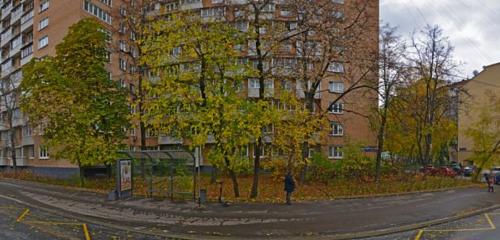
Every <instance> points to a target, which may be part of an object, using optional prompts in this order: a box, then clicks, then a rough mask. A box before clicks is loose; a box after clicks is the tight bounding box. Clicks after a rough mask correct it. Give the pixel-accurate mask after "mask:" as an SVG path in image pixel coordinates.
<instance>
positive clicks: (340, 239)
mask: <svg viewBox="0 0 500 240" xmlns="http://www.w3.org/2000/svg"><path fill="white" fill-rule="evenodd" d="M0 198H3V199H6V200H9V201H13V202H16V203H19V204H21V205H24V206H27V207H32V208H36V209H39V210H42V211H45V212H47V213H51V214H54V215H58V216H62V217H65V218H76V219H78V220H80V221H84V222H87V223H91V224H94V225H100V226H104V227H107V228H112V229H118V230H122V231H128V232H133V233H137V234H143V235H148V236H155V237H165V238H173V239H189V240H191V239H200V238H203V239H210V240H211V239H262V238H266V237H251V238H243V237H236V236H225V235H215V234H214V235H201V234H200V235H188V234H180V233H166V232H164V231H161V230H158V229H154V230H150V231H146V230H141V229H137V228H134V227H131V226H130V227H128V226H126V225H125V224H121V225H119V223H120V222H123V221H120V220H115V221H113V222H112V223H111V222H109V220H107V221H106V220H105V219H102V218H100V217H94V216H88V215H82V214H79V213H74V212H71V211H66V210H55V209H52V208H47V207H44V206H40V205H43V204H33V203H28V202H25V201H22V200H19V199H16V198H13V197H8V196H4V195H0ZM499 208H500V204H495V205H493V206H489V207H485V208H481V209H476V210H473V211H470V212H467V213H463V214H458V215H455V216H451V217H445V218H440V219H434V220H429V221H424V222H419V223H414V224H408V225H403V226H398V227H392V228H385V229H379V230H372V231H363V232H357V233H340V234H328V233H312V234H311V235H302V236H297V235H295V236H268V237H269V239H285V238H286V239H331V240H347V239H361V238H371V237H378V236H385V235H390V234H395V233H400V232H407V231H412V230H417V229H422V228H426V227H430V226H434V225H439V224H443V223H447V222H453V221H457V220H460V219H463V218H467V217H471V216H475V215H479V214H482V213H485V212H490V211H493V210H496V209H499Z"/></svg>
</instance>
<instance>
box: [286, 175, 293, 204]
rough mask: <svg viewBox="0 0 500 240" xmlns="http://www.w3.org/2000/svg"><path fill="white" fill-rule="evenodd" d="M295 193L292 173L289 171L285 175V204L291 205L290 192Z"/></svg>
mask: <svg viewBox="0 0 500 240" xmlns="http://www.w3.org/2000/svg"><path fill="white" fill-rule="evenodd" d="M293 191H295V180H293V177H292V173H291V172H290V171H288V172H287V174H286V175H285V192H286V204H288V205H291V204H292V200H291V198H292V192H293Z"/></svg>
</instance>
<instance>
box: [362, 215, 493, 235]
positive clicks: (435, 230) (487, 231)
mask: <svg viewBox="0 0 500 240" xmlns="http://www.w3.org/2000/svg"><path fill="white" fill-rule="evenodd" d="M407 239H411V240H413V239H414V240H462V239H463V240H497V239H500V210H496V211H492V212H488V213H485V214H480V215H477V216H472V217H469V218H465V219H461V220H458V221H454V222H450V223H445V224H441V225H436V226H432V227H429V228H424V229H418V230H415V231H409V232H404V233H398V234H393V235H387V236H383V237H376V238H368V239H365V240H407Z"/></svg>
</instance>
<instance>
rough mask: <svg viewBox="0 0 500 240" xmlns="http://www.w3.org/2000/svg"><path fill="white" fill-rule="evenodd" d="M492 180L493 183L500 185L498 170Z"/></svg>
mask: <svg viewBox="0 0 500 240" xmlns="http://www.w3.org/2000/svg"><path fill="white" fill-rule="evenodd" d="M494 181H495V184H497V185H500V172H498V173H497V174H496V175H495V178H494Z"/></svg>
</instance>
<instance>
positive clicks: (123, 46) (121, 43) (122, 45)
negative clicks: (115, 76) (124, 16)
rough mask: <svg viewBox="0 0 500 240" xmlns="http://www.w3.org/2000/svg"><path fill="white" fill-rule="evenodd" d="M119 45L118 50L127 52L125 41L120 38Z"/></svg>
mask: <svg viewBox="0 0 500 240" xmlns="http://www.w3.org/2000/svg"><path fill="white" fill-rule="evenodd" d="M119 45H120V51H122V52H127V51H128V50H127V43H126V42H125V41H123V40H120V44H119Z"/></svg>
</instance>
